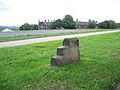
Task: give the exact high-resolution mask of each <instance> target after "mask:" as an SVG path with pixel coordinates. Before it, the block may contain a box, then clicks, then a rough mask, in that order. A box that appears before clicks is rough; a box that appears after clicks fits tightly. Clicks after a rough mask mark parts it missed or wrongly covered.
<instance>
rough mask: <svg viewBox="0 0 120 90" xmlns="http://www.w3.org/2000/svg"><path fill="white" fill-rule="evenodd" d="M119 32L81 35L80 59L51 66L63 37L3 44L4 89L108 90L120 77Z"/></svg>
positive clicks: (0, 74)
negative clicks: (19, 44)
mask: <svg viewBox="0 0 120 90" xmlns="http://www.w3.org/2000/svg"><path fill="white" fill-rule="evenodd" d="M119 37H120V33H113V34H106V35H98V36H90V37H82V38H80V51H81V60H80V62H79V63H75V64H71V65H65V66H63V67H58V68H50V67H49V65H50V58H51V57H52V56H53V55H55V53H56V48H57V47H59V46H61V43H62V41H53V42H45V43H38V44H32V45H25V46H16V47H11V48H9V47H7V48H0V52H1V53H0V89H1V90H106V89H108V87H109V86H114V85H115V83H114V82H115V81H116V80H119V79H120V38H119Z"/></svg>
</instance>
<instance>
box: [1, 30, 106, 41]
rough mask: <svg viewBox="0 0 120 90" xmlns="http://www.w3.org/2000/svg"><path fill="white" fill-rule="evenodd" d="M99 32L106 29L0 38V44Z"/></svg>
mask: <svg viewBox="0 0 120 90" xmlns="http://www.w3.org/2000/svg"><path fill="white" fill-rule="evenodd" d="M100 31H108V29H86V30H83V31H80V30H79V29H78V30H75V31H74V32H61V33H55V34H37V35H20V36H9V37H0V42H7V41H16V40H25V39H33V38H42V37H49V36H59V35H70V34H81V33H89V32H100ZM22 32H23V31H22Z"/></svg>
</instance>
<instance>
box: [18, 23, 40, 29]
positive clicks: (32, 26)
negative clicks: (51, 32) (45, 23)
mask: <svg viewBox="0 0 120 90" xmlns="http://www.w3.org/2000/svg"><path fill="white" fill-rule="evenodd" d="M19 30H38V25H37V24H31V25H30V24H29V23H25V24H23V25H21V26H20V28H19Z"/></svg>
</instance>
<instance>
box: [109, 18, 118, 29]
mask: <svg viewBox="0 0 120 90" xmlns="http://www.w3.org/2000/svg"><path fill="white" fill-rule="evenodd" d="M116 27H117V24H116V22H115V21H113V20H109V26H108V28H109V29H113V28H116Z"/></svg>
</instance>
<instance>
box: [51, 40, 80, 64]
mask: <svg viewBox="0 0 120 90" xmlns="http://www.w3.org/2000/svg"><path fill="white" fill-rule="evenodd" d="M79 60H80V51H79V40H78V39H77V38H66V39H64V41H63V46H61V47H58V48H57V55H56V56H54V57H52V58H51V65H52V66H61V65H64V64H71V63H74V62H77V61H79Z"/></svg>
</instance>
